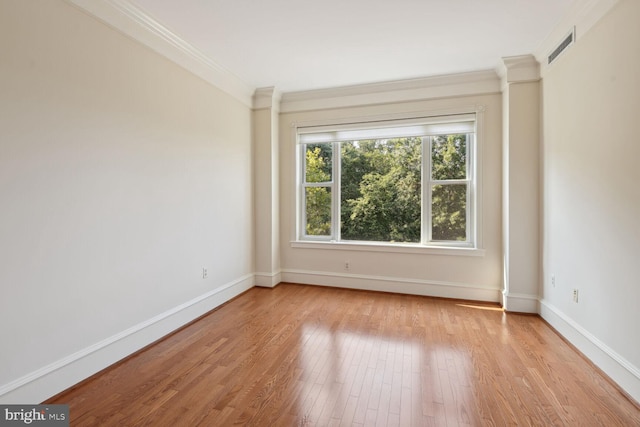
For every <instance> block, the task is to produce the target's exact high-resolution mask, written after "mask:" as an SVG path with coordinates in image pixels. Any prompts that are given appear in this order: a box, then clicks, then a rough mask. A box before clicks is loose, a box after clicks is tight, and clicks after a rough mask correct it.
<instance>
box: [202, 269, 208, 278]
mask: <svg viewBox="0 0 640 427" xmlns="http://www.w3.org/2000/svg"><path fill="white" fill-rule="evenodd" d="M208 275H209V272H208V271H207V269H206V268H203V269H202V278H203V279H206V278H207V276H208Z"/></svg>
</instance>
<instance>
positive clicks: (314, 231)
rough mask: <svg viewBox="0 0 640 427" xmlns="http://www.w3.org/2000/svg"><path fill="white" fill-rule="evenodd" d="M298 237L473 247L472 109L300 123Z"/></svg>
mask: <svg viewBox="0 0 640 427" xmlns="http://www.w3.org/2000/svg"><path fill="white" fill-rule="evenodd" d="M297 141H298V144H297V146H298V157H297V158H298V167H299V169H298V170H299V186H298V188H299V192H298V225H297V227H298V240H299V241H333V242H381V243H386V244H405V245H417V246H461V247H476V243H477V239H476V234H475V228H476V227H475V225H476V203H475V199H476V194H475V190H476V185H477V182H476V170H475V169H476V168H475V163H474V162H475V153H476V144H477V141H476V115H475V114H460V115H450V116H440V117H429V118H424V117H423V118H413V119H403V120H386V121H371V122H363V123H350V124H340V125H323V126H301V127H298V128H297Z"/></svg>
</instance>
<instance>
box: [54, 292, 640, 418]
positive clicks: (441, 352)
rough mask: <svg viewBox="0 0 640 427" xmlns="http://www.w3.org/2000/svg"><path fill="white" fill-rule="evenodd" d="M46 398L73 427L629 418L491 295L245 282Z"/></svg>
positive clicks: (582, 369)
mask: <svg viewBox="0 0 640 427" xmlns="http://www.w3.org/2000/svg"><path fill="white" fill-rule="evenodd" d="M46 403H51V404H53V403H66V404H69V406H70V417H71V425H72V426H74V427H75V426H101V427H102V426H147V425H148V426H161V427H162V426H179V427H180V426H189V427H191V426H227V425H236V424H237V425H249V426H265V425H274V426H315V425H322V426H367V427H368V426H375V425H382V426H393V425H398V426H403V427H404V426H430V425H433V426H449V425H451V426H466V425H471V426H504V425H533V426H538V425H539V426H549V425H552V426H556V425H557V426H562V425H603V426H631V425H640V409H639V408H638V406H636V405H635V404H634V403H633V402H631V401H629V400H628V399H627V398H626V397H625V396H624V395H623V394H622V393H621V392H620V391H619V390H618V389H617V388H616V387H615V386H614V385H612V383H611V381H610V380H609V379H608V378H606V377H604V376H603V374H602V373H601V372H600V371H599V370H598V369H596V368H594V367H593V366H592V365H591V364H590V363H589V362H588V361H587V360H586V359H585V358H584V357H583V356H581V355H580V354H579V353H577V352H576V351H575V349H574V348H573V347H571V346H570V345H568V344H567V343H566V342H565V341H564V340H563V339H562V338H561V337H560V336H558V334H557V333H555V331H553V330H552V329H551V328H550V327H549V326H548V325H547V324H546V323H545V322H544V321H543V320H542V319H540V318H539V317H537V316H531V315H518V314H506V313H504V312H503V311H502V310H501V309H500V308H499V307H498V306H497V305H495V304H490V303H475V302H464V301H455V300H446V299H436V298H426V297H420V296H411V295H395V294H384V293H375V292H365V291H353V290H346V289H333V288H323V287H315V286H303V285H294V284H281V285H279V286H278V287H276V288H274V289H262V288H253V289H251V290H249V291H248V292H246V293H245V294H243V295H241V296H240V297H238V298H236V299H234V300H233V301H231V302H229V303H227V304H225V305H223V306H221V307H219V308H218V309H216V310H214V311H212V312H211V313H209V314H208V315H206V316H204V317H202V318H201V319H199V320H198V321H196V322H194V323H192V324H190V325H188V326H187V327H185V328H183V329H182V330H180V331H178V332H176V333H174V334H172V335H170V336H168V337H166V338H165V339H164V340H162V341H159V342H158V343H156V344H154V345H153V346H150V347H148V348H146V349H144V350H143V351H141V352H139V353H137V354H135V355H133V356H131V357H129V358H127V359H126V360H125V361H123V362H122V363H118V364H116V365H114V366H113V367H110V368H108V369H107V370H105V371H103V372H101V373H100V374H98V375H96V376H94V377H92V378H90V379H89V380H87V381H85V382H83V383H81V384H79V385H77V386H75V387H72V388H71V389H69V390H68V391H66V392H64V393H61V394H60V395H58V396H55V397H54V398H52V399H49V400H48V401H47V402H46Z"/></svg>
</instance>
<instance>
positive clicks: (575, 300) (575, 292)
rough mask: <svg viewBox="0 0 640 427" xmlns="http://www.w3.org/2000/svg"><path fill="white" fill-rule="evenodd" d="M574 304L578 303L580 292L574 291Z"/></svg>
mask: <svg viewBox="0 0 640 427" xmlns="http://www.w3.org/2000/svg"><path fill="white" fill-rule="evenodd" d="M573 302H578V290H577V289H574V290H573Z"/></svg>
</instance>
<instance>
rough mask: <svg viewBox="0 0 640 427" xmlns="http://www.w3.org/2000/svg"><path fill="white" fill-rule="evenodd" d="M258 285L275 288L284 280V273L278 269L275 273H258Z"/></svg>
mask: <svg viewBox="0 0 640 427" xmlns="http://www.w3.org/2000/svg"><path fill="white" fill-rule="evenodd" d="M255 276H256V286H260V287H263V288H275V287H276V285H277V284H278V283H280V282H282V273H281V272H280V271H277V272H275V273H256V274H255Z"/></svg>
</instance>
